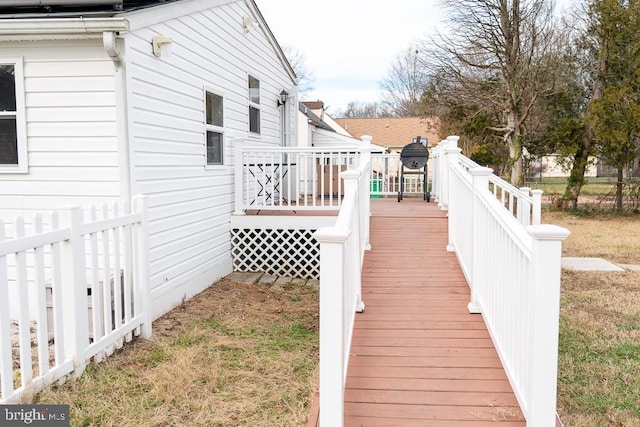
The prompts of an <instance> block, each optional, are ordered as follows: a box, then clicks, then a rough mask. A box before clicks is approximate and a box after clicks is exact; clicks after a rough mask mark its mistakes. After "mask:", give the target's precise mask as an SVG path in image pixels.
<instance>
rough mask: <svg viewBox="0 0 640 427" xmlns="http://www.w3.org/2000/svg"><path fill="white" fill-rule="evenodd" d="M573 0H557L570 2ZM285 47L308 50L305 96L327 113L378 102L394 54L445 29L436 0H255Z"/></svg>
mask: <svg viewBox="0 0 640 427" xmlns="http://www.w3.org/2000/svg"><path fill="white" fill-rule="evenodd" d="M570 1H572V0H559V1H558V3H562V4H564V3H569V2H570ZM256 4H257V5H258V8H259V9H260V12H262V14H263V16H264V18H265V20H266V22H267V24H268V25H269V28H270V29H271V32H272V33H273V34H274V36H275V38H276V40H278V43H280V45H281V46H282V47H283V48H287V47H289V48H293V49H295V50H297V51H298V52H300V53H302V54H303V55H304V63H305V65H306V68H307V69H308V70H309V71H310V72H311V74H312V75H313V80H314V81H313V87H314V90H312V91H311V92H309V93H308V94H307V95H306V96H305V97H304V99H303V100H305V101H315V100H320V101H323V102H324V103H325V107H326V108H327V110H328V112H329V113H330V114H331V113H333V114H335V113H337V112H339V111H344V109H345V108H346V106H347V104H348V103H349V102H352V101H354V102H359V103H373V102H380V99H381V93H382V91H381V89H380V82H381V81H382V80H383V79H384V78H385V77H386V76H387V75H388V74H389V70H390V68H391V65H392V64H393V62H394V60H395V58H396V57H397V56H398V55H400V54H401V53H403V52H405V51H406V49H408V48H410V47H413V46H415V45H416V42H418V41H420V40H424V39H426V38H427V36H428V35H429V34H432V33H433V32H434V31H435V29H436V28H438V27H440V28H441V29H442V30H443V31H446V29H445V28H443V24H442V21H443V16H442V13H441V12H440V10H439V8H438V7H437V4H438V0H395V1H385V2H373V1H371V0H320V1H313V2H311V1H309V0H256Z"/></svg>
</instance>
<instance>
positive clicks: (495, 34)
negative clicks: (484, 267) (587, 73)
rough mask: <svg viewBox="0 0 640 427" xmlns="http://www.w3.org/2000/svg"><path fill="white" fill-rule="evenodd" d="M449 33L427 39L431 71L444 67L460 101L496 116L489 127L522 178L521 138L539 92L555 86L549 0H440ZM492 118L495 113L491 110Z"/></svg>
mask: <svg viewBox="0 0 640 427" xmlns="http://www.w3.org/2000/svg"><path fill="white" fill-rule="evenodd" d="M443 6H444V7H445V8H446V9H447V11H448V16H449V22H450V24H451V28H452V31H451V34H450V35H439V36H438V37H435V38H433V39H432V40H431V41H430V42H429V43H430V44H432V45H433V46H434V47H435V48H434V49H433V50H432V52H431V54H430V55H429V61H430V64H429V65H428V66H429V67H430V68H431V71H432V75H433V72H439V73H444V74H445V75H447V76H448V78H449V79H451V80H452V82H451V84H450V85H449V86H451V87H452V88H454V89H455V91H456V92H455V94H456V96H457V97H459V98H460V100H461V101H462V103H463V104H472V105H485V106H486V107H484V109H486V110H487V111H492V112H494V111H498V112H499V117H497V120H495V121H494V122H493V123H492V125H491V126H489V128H488V130H491V131H493V132H495V133H497V134H499V135H500V136H501V138H502V141H503V142H504V144H505V145H506V146H507V147H508V150H509V167H510V169H511V182H512V183H514V184H518V183H520V182H521V181H522V180H523V178H524V177H523V165H522V144H523V137H524V135H525V130H526V122H527V120H528V118H529V115H530V113H531V110H532V108H533V106H534V105H535V103H536V101H537V99H538V97H539V96H540V95H541V94H542V93H544V92H545V91H548V90H551V89H552V87H553V78H552V77H553V70H552V68H551V64H550V63H549V58H550V55H549V52H550V51H551V50H552V48H553V42H554V40H553V36H554V32H553V18H552V10H553V3H552V2H550V1H547V0H444V1H443ZM489 116H490V117H491V118H492V119H494V117H493V114H490V115H489Z"/></svg>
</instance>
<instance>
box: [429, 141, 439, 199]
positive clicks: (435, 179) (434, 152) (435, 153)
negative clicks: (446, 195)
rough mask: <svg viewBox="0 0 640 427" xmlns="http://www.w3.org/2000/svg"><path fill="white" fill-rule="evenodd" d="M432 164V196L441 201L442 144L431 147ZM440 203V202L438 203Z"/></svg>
mask: <svg viewBox="0 0 640 427" xmlns="http://www.w3.org/2000/svg"><path fill="white" fill-rule="evenodd" d="M430 157H431V164H432V167H433V170H432V171H431V198H432V200H433V201H434V203H435V202H440V187H439V185H440V175H439V171H440V164H439V162H440V144H438V145H435V146H434V147H433V148H432V149H431V155H430ZM438 205H439V203H438Z"/></svg>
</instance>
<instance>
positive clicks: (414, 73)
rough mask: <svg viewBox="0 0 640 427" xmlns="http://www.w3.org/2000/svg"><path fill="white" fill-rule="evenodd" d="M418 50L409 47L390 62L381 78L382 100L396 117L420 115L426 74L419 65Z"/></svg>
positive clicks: (426, 78) (426, 79)
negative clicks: (388, 67) (388, 68)
mask: <svg viewBox="0 0 640 427" xmlns="http://www.w3.org/2000/svg"><path fill="white" fill-rule="evenodd" d="M419 57H420V52H419V50H418V49H416V48H413V47H409V48H407V49H406V50H405V51H404V52H403V53H401V54H399V55H398V56H397V57H396V58H395V61H394V62H393V63H392V64H391V69H390V70H389V74H388V75H387V76H386V77H385V78H384V79H383V80H382V82H381V83H380V87H381V89H382V90H383V95H382V102H383V104H384V105H385V106H386V107H387V110H388V111H391V112H392V113H393V115H394V116H397V117H417V116H420V115H421V110H420V97H421V95H422V92H423V91H424V89H425V86H426V84H427V81H428V76H427V75H426V74H425V72H424V69H423V68H422V67H421V65H420V60H419Z"/></svg>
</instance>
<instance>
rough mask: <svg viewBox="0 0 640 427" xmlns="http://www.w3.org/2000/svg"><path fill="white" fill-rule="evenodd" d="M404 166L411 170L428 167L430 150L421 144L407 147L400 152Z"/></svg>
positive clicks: (412, 144)
mask: <svg viewBox="0 0 640 427" xmlns="http://www.w3.org/2000/svg"><path fill="white" fill-rule="evenodd" d="M400 160H401V161H402V164H403V165H404V166H405V167H406V168H409V169H420V168H423V167H425V166H426V165H427V161H428V160H429V150H427V147H425V146H424V145H422V144H421V143H419V142H412V143H411V144H408V145H405V146H404V148H403V149H402V152H400Z"/></svg>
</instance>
